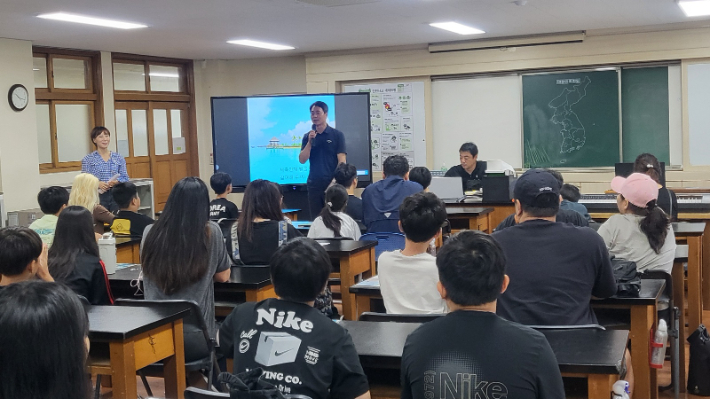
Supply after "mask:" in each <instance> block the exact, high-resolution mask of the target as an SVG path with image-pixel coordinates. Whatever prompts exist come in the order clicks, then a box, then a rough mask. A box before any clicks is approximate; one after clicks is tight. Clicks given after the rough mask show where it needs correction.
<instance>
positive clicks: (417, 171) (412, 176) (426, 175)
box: [409, 166, 431, 192]
mask: <svg viewBox="0 0 710 399" xmlns="http://www.w3.org/2000/svg"><path fill="white" fill-rule="evenodd" d="M409 181H413V182H415V183H419V184H421V185H422V188H423V189H424V191H426V192H429V185H430V184H431V172H430V171H429V169H428V168H426V167H424V166H417V167H414V168H412V170H410V171H409Z"/></svg>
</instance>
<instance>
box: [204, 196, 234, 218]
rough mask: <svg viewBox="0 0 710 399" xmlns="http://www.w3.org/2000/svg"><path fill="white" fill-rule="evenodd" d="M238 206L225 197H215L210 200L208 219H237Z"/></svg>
mask: <svg viewBox="0 0 710 399" xmlns="http://www.w3.org/2000/svg"><path fill="white" fill-rule="evenodd" d="M238 217H239V208H237V206H236V205H235V204H234V202H232V201H230V200H228V199H226V198H216V199H213V200H212V202H210V220H214V221H217V220H220V219H237V218H238Z"/></svg>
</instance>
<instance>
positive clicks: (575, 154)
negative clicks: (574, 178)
mask: <svg viewBox="0 0 710 399" xmlns="http://www.w3.org/2000/svg"><path fill="white" fill-rule="evenodd" d="M522 78H523V149H524V156H523V164H524V165H523V166H524V167H526V168H534V167H595V166H613V165H614V163H616V162H619V75H618V71H617V70H607V71H589V72H569V73H549V74H535V75H523V77H522ZM666 113H667V112H666Z"/></svg>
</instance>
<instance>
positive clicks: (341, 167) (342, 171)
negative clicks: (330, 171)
mask: <svg viewBox="0 0 710 399" xmlns="http://www.w3.org/2000/svg"><path fill="white" fill-rule="evenodd" d="M356 177H357V168H356V167H355V165H353V164H351V163H341V164H338V166H337V167H336V168H335V176H333V178H334V179H335V182H336V183H338V184H340V185H341V186H343V187H345V188H350V186H351V185H352V184H353V180H355V178H356Z"/></svg>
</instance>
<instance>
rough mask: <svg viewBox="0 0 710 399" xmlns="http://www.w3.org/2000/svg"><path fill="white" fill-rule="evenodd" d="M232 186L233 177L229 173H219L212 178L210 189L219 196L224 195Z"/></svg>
mask: <svg viewBox="0 0 710 399" xmlns="http://www.w3.org/2000/svg"><path fill="white" fill-rule="evenodd" d="M230 185H232V176H230V175H229V174H227V173H224V172H217V173H215V174H213V175H212V177H210V187H212V190H214V193H215V194H217V195H219V194H224V193H225V191H227V187H229V186H230Z"/></svg>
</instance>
